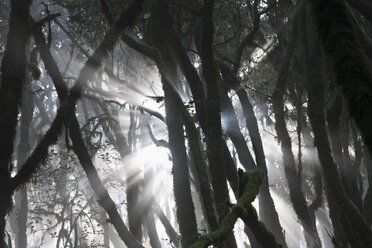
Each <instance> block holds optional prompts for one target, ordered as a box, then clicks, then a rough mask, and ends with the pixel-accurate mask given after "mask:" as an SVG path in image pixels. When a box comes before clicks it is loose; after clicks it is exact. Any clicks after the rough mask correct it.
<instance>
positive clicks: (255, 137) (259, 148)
mask: <svg viewBox="0 0 372 248" xmlns="http://www.w3.org/2000/svg"><path fill="white" fill-rule="evenodd" d="M217 64H218V68H219V70H220V71H221V74H222V77H223V79H224V80H226V81H228V82H229V83H230V84H231V86H232V87H233V88H235V89H236V94H237V95H238V98H239V101H240V104H241V106H242V109H243V114H244V117H245V120H246V126H247V128H248V131H249V136H250V137H251V141H252V146H253V150H254V153H255V157H256V163H257V168H259V169H261V170H263V171H264V172H265V173H264V174H265V175H264V178H263V182H262V184H261V189H260V194H259V204H260V205H259V207H260V218H261V220H262V221H263V222H264V223H265V224H266V226H267V228H269V229H270V230H271V231H273V232H274V234H275V236H276V238H277V240H278V241H279V243H281V244H282V245H283V247H286V246H287V245H286V241H285V237H284V234H283V228H282V227H281V225H280V222H279V217H278V213H277V211H276V209H275V205H274V201H273V199H272V197H271V194H270V191H269V181H268V175H267V167H266V160H265V153H264V150H263V144H262V139H261V135H260V132H259V129H258V123H257V119H256V116H255V113H254V110H253V106H252V104H251V102H250V101H249V98H248V95H247V92H245V90H244V89H243V88H241V86H240V82H239V79H238V78H237V77H236V76H235V75H234V73H233V72H232V70H231V68H230V67H229V66H228V65H227V64H225V63H224V62H223V61H221V60H219V59H217Z"/></svg>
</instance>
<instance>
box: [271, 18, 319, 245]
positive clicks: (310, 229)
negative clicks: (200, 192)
mask: <svg viewBox="0 0 372 248" xmlns="http://www.w3.org/2000/svg"><path fill="white" fill-rule="evenodd" d="M297 25H298V24H297V20H296V21H294V28H293V30H294V32H293V33H292V40H291V41H290V43H289V45H288V47H289V51H288V52H287V54H286V56H285V57H284V58H283V61H282V64H281V69H280V71H279V75H278V81H277V86H276V88H275V91H274V92H273V96H272V103H273V109H274V114H275V130H276V133H277V136H278V140H279V141H280V143H281V149H282V152H283V165H284V174H285V177H286V179H287V182H288V187H289V194H290V199H291V202H292V204H293V208H294V211H295V213H296V215H297V217H298V219H299V221H300V223H301V224H302V226H303V228H304V236H305V240H306V243H307V246H308V247H321V242H320V238H319V236H318V233H317V230H316V226H315V221H314V220H313V219H312V218H311V215H310V212H309V209H308V206H307V204H306V199H305V197H304V194H303V191H302V182H301V175H300V174H299V173H301V172H300V171H299V172H298V171H297V167H296V162H295V159H294V156H293V152H292V141H291V138H290V136H289V133H288V130H287V127H286V122H285V116H284V99H283V97H284V94H285V92H286V87H287V86H286V85H287V77H288V73H289V68H290V64H291V60H292V56H293V54H294V52H295V46H296V43H297Z"/></svg>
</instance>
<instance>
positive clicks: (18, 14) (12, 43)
mask: <svg viewBox="0 0 372 248" xmlns="http://www.w3.org/2000/svg"><path fill="white" fill-rule="evenodd" d="M31 2H32V1H30V0H20V1H11V12H10V19H9V31H8V36H7V43H6V46H5V53H4V57H3V59H2V62H1V82H0V83H1V84H0V113H1V114H0V137H1V139H0V247H5V241H4V235H5V233H4V231H5V223H6V221H5V215H6V213H7V211H8V208H9V207H10V205H11V194H12V193H13V192H12V191H13V190H11V189H9V186H10V185H9V184H10V173H11V171H12V166H11V164H12V162H11V159H12V154H13V149H14V138H15V132H16V127H17V117H18V112H19V107H20V106H21V100H22V90H23V85H24V82H25V79H26V67H27V65H26V63H27V58H26V47H27V44H28V41H29V36H30V30H29V21H30V19H29V17H30V5H31Z"/></svg>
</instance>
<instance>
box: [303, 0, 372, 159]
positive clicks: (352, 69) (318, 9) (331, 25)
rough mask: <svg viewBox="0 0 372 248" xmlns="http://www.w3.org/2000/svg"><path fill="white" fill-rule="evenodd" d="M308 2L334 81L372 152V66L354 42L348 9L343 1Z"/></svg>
mask: <svg viewBox="0 0 372 248" xmlns="http://www.w3.org/2000/svg"><path fill="white" fill-rule="evenodd" d="M310 4H311V7H312V14H313V20H314V23H315V26H316V28H317V32H318V35H319V38H320V40H321V43H322V45H323V48H324V51H325V53H326V54H327V55H328V56H329V58H330V60H331V61H332V70H333V74H334V82H335V84H336V85H338V86H339V87H341V89H342V92H343V95H344V97H345V99H346V100H347V101H348V108H349V112H350V116H351V117H353V118H354V120H355V122H356V125H357V127H358V128H359V129H360V131H361V134H362V137H363V140H364V142H365V144H366V145H367V147H368V149H369V151H370V152H372V129H371V123H372V108H371V105H372V67H371V64H370V62H369V61H368V60H367V58H366V56H365V54H364V52H363V51H362V50H361V48H360V45H359V43H358V41H357V38H356V35H355V31H354V27H353V21H352V19H351V13H350V10H349V8H348V6H347V5H346V3H345V1H344V0H311V1H310Z"/></svg>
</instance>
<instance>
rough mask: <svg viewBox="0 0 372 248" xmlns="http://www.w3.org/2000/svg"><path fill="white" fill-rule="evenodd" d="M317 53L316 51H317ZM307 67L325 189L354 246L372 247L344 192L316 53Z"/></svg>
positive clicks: (371, 238) (366, 227) (362, 221)
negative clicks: (328, 129)
mask: <svg viewBox="0 0 372 248" xmlns="http://www.w3.org/2000/svg"><path fill="white" fill-rule="evenodd" d="M317 54H319V53H317ZM311 61H312V63H310V65H309V70H308V82H307V92H308V99H309V101H308V112H309V118H310V122H311V126H312V129H313V132H314V144H315V147H316V148H317V151H318V156H319V160H320V163H321V166H322V169H323V175H324V179H325V182H326V190H327V191H328V192H327V193H328V195H331V197H332V199H334V201H335V203H336V204H337V205H338V206H339V207H340V209H341V211H342V217H341V219H340V220H341V223H342V225H343V228H344V230H345V231H346V235H347V238H348V240H349V242H350V243H351V245H352V246H353V247H372V232H371V228H370V226H369V225H368V223H367V221H366V220H365V218H364V217H363V215H362V214H361V213H360V211H359V210H358V208H357V207H356V206H355V204H354V203H353V202H352V201H351V200H350V198H349V197H348V196H347V194H346V191H345V189H344V187H343V185H342V182H341V177H340V173H339V170H338V166H337V164H336V163H335V161H334V159H333V157H332V153H331V147H330V143H329V140H328V131H327V127H326V120H325V113H324V79H323V76H322V68H321V63H319V61H320V60H319V57H317V56H312V58H311Z"/></svg>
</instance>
